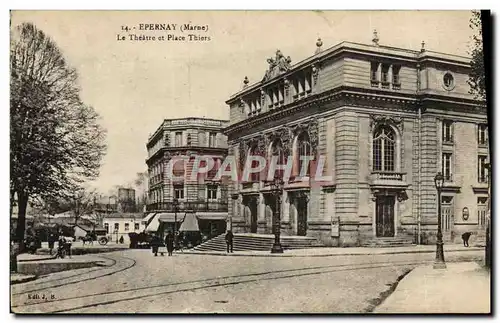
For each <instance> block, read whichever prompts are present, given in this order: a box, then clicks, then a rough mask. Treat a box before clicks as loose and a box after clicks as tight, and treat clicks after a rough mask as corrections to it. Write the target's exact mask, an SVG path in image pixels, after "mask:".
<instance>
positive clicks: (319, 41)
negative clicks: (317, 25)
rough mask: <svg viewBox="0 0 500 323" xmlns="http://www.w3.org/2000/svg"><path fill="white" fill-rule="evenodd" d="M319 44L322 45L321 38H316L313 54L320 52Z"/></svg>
mask: <svg viewBox="0 0 500 323" xmlns="http://www.w3.org/2000/svg"><path fill="white" fill-rule="evenodd" d="M321 46H323V41H322V40H321V38H318V40H317V41H316V51H315V52H314V54H318V53H319V52H321Z"/></svg>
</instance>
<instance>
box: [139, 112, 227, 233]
mask: <svg viewBox="0 0 500 323" xmlns="http://www.w3.org/2000/svg"><path fill="white" fill-rule="evenodd" d="M226 126H227V121H225V120H215V119H206V118H184V119H167V120H164V121H163V123H162V124H161V125H160V127H159V128H158V129H157V130H156V131H155V133H154V134H152V135H151V136H150V138H149V140H148V142H147V144H146V147H147V150H148V158H147V160H146V164H147V166H148V173H149V201H148V205H147V207H146V210H147V211H148V214H147V215H146V217H145V219H144V221H145V222H146V224H147V228H146V231H150V232H159V233H160V234H164V233H165V232H166V231H168V230H173V229H174V223H175V221H177V225H176V228H177V229H179V228H180V226H181V224H182V221H183V219H184V216H185V215H186V212H195V214H196V217H197V219H198V225H199V229H200V231H201V232H202V234H204V235H205V236H206V237H212V236H214V235H217V234H220V233H223V232H224V231H225V229H226V220H227V210H228V205H227V203H228V202H227V201H228V196H227V184H225V183H223V182H222V181H217V180H215V175H216V173H217V169H218V168H217V165H220V164H221V163H222V161H223V160H224V158H225V157H226V155H227V139H226V136H225V135H224V134H223V133H222V129H223V128H224V127H226ZM196 156H205V157H207V158H211V159H212V160H213V162H214V165H215V166H214V168H213V169H212V170H211V171H209V172H208V173H202V174H196V177H194V178H193V176H192V170H193V166H194V164H195V162H197V163H198V167H205V166H206V162H205V161H203V160H196ZM173 158H177V159H179V160H178V161H176V162H175V163H169V162H170V161H171V159H173ZM169 165H172V168H169V167H170V166H169ZM171 175H173V176H171Z"/></svg>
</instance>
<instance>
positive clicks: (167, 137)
mask: <svg viewBox="0 0 500 323" xmlns="http://www.w3.org/2000/svg"><path fill="white" fill-rule="evenodd" d="M163 144H164V145H165V147H170V133H168V132H165V134H164V136H163Z"/></svg>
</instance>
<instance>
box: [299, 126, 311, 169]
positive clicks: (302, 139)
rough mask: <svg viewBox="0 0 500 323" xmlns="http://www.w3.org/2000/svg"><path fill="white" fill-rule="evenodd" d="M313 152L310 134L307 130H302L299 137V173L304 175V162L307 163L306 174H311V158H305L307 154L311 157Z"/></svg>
mask: <svg viewBox="0 0 500 323" xmlns="http://www.w3.org/2000/svg"><path fill="white" fill-rule="evenodd" d="M311 154H312V152H311V142H310V141H309V135H308V133H307V132H302V133H301V134H300V135H299V137H298V138H297V158H298V166H299V168H298V169H297V172H298V174H299V175H302V174H301V173H302V168H303V167H304V163H306V166H305V167H307V168H306V172H305V174H304V176H309V175H310V174H311V163H310V161H309V160H304V159H303V158H304V157H305V156H307V157H310V156H311Z"/></svg>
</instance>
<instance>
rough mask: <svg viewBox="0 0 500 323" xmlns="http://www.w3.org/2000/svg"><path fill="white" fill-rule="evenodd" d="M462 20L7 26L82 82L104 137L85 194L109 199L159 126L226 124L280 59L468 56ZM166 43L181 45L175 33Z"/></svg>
mask: <svg viewBox="0 0 500 323" xmlns="http://www.w3.org/2000/svg"><path fill="white" fill-rule="evenodd" d="M470 17H471V14H470V12H469V11H218V12H217V11H189V12H187V11H13V12H12V17H11V25H12V26H16V25H18V24H20V23H22V22H32V23H34V24H35V25H36V26H37V27H38V28H39V29H41V30H43V31H44V32H45V33H46V34H47V35H48V36H50V37H51V38H52V39H53V40H54V41H55V42H56V44H57V45H58V46H59V48H60V49H61V50H62V52H63V54H64V55H65V57H66V59H67V62H68V64H69V65H71V66H72V67H75V68H76V69H77V71H78V73H79V85H80V87H81V91H82V92H81V97H82V99H83V101H84V102H85V103H87V104H89V105H92V106H93V107H94V109H95V110H96V111H97V112H98V113H99V114H100V116H101V120H100V122H101V124H102V125H103V126H104V128H106V130H107V145H108V150H107V154H106V156H105V157H104V159H103V165H102V167H101V170H100V176H99V178H98V179H97V180H96V181H94V182H92V183H91V186H93V187H95V188H97V189H98V190H99V191H101V192H108V191H109V190H110V189H112V188H113V187H114V186H116V185H130V184H132V183H133V181H134V179H135V178H136V173H137V172H143V171H146V170H147V167H146V163H145V160H146V157H147V151H146V142H147V139H148V136H149V135H150V134H151V133H153V132H154V131H155V130H156V129H157V128H158V127H159V125H160V124H161V122H162V120H163V119H165V118H182V117H191V116H196V117H207V118H217V119H228V118H229V109H228V106H227V105H226V104H225V101H226V100H227V99H228V98H229V97H230V96H231V95H232V94H233V93H235V92H237V91H239V90H240V89H241V87H242V84H243V83H242V82H243V79H244V77H245V76H247V77H248V78H249V80H250V84H252V83H254V82H257V81H259V80H260V79H262V77H263V76H264V73H265V70H266V68H267V66H268V64H267V62H266V59H267V58H268V57H274V55H275V52H276V50H277V49H280V50H281V51H282V53H283V54H284V55H285V56H290V57H291V58H292V64H293V63H296V62H299V61H301V60H303V59H305V58H307V57H309V56H311V55H312V54H313V53H314V51H315V49H316V45H315V44H316V40H317V39H318V37H320V38H321V39H322V41H323V49H326V48H329V47H331V46H334V45H336V44H338V43H339V42H342V41H352V42H358V43H366V44H370V43H371V39H372V36H373V30H374V29H376V30H377V32H378V36H379V39H380V41H379V44H381V45H387V46H393V47H402V48H407V49H413V50H419V49H420V46H421V42H422V41H425V44H426V45H425V47H426V49H427V50H432V51H438V52H445V53H450V54H455V55H462V56H467V52H468V48H469V44H470V43H471V42H470V38H471V36H472V34H473V31H472V30H471V29H470V28H469V19H470ZM150 23H153V24H161V23H164V24H167V23H170V24H177V25H178V26H177V28H179V25H181V24H185V23H192V24H195V25H200V26H201V25H202V26H208V31H207V32H203V31H202V32H197V33H196V34H200V35H203V36H208V37H210V41H204V42H183V41H176V42H172V41H130V40H128V37H127V40H125V41H118V40H117V37H118V35H121V36H123V35H125V36H127V32H125V31H123V30H121V29H122V26H129V27H136V30H135V31H134V32H135V33H136V34H138V35H139V34H144V35H149V36H156V37H158V36H161V35H165V33H166V32H165V31H140V30H139V29H140V24H150ZM171 34H175V35H182V34H183V33H182V32H180V31H178V30H177V31H175V32H171Z"/></svg>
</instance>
